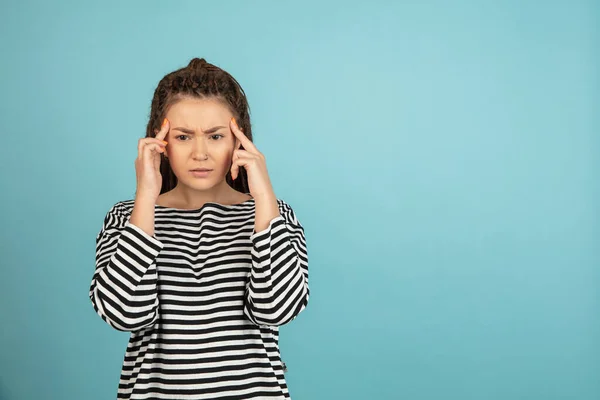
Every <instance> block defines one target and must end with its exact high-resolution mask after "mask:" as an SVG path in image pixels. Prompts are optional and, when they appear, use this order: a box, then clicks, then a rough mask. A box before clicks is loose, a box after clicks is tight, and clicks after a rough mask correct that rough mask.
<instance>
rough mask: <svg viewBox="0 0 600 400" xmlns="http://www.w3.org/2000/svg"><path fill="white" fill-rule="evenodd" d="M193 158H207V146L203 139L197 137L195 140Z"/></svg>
mask: <svg viewBox="0 0 600 400" xmlns="http://www.w3.org/2000/svg"><path fill="white" fill-rule="evenodd" d="M193 151H194V153H193V156H194V158H198V159H206V158H208V146H207V143H206V140H205V139H199V140H197V141H196V143H195V146H194V150H193Z"/></svg>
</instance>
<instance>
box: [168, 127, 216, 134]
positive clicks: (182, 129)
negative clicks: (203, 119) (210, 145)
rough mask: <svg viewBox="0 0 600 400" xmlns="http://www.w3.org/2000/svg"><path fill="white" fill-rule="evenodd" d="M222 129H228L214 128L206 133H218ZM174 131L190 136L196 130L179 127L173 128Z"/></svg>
mask: <svg viewBox="0 0 600 400" xmlns="http://www.w3.org/2000/svg"><path fill="white" fill-rule="evenodd" d="M222 128H226V127H225V126H214V127H212V128H210V129H207V130H205V131H204V133H214V132H216V131H218V130H219V129H222ZM171 130H172V131H181V132H183V133H189V134H194V133H195V132H194V130H193V129H188V128H183V127H177V128H173V129H171Z"/></svg>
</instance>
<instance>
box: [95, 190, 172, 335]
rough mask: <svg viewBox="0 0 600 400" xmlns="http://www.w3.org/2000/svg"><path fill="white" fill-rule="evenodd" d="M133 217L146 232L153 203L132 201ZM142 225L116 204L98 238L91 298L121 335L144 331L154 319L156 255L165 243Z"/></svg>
mask: <svg viewBox="0 0 600 400" xmlns="http://www.w3.org/2000/svg"><path fill="white" fill-rule="evenodd" d="M136 207H137V209H136ZM150 207H152V210H151V211H150ZM134 216H135V217H136V218H137V220H136V221H137V222H138V223H139V224H140V226H143V227H144V229H148V227H149V226H150V225H151V226H152V229H153V227H154V203H152V204H150V203H140V202H138V200H136V203H135V205H134V211H133V212H132V215H131V219H132V220H133V218H134ZM150 218H151V221H148V219H150ZM140 221H141V222H140ZM140 226H138V225H136V224H134V223H133V222H132V221H130V218H129V216H128V215H127V212H126V210H125V209H124V206H123V204H122V203H117V204H115V205H114V206H113V207H112V208H111V209H110V210H109V211H108V213H107V214H106V217H105V218H104V224H103V226H102V229H101V231H100V233H99V234H98V236H97V237H96V270H95V272H94V276H93V279H92V283H91V286H90V293H89V296H90V299H91V300H92V305H93V306H94V309H95V310H96V312H97V313H98V315H100V317H102V319H103V320H104V321H106V322H107V323H108V324H109V325H110V326H111V327H113V328H115V329H117V330H120V331H129V332H132V331H136V330H140V329H143V328H146V327H148V326H150V325H152V324H153V323H154V322H155V321H156V319H157V317H158V293H157V279H158V276H157V273H156V257H157V256H158V254H159V252H160V250H161V249H162V247H163V244H162V243H161V242H160V241H159V240H157V239H156V238H155V237H154V236H152V235H151V234H149V233H148V232H146V230H144V229H142V228H141V227H140ZM151 232H152V231H151Z"/></svg>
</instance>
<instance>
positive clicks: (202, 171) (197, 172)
mask: <svg viewBox="0 0 600 400" xmlns="http://www.w3.org/2000/svg"><path fill="white" fill-rule="evenodd" d="M190 172H191V174H192V175H193V176H194V177H196V178H206V177H207V176H208V175H209V174H210V173H211V172H212V169H207V168H197V169H192V170H190Z"/></svg>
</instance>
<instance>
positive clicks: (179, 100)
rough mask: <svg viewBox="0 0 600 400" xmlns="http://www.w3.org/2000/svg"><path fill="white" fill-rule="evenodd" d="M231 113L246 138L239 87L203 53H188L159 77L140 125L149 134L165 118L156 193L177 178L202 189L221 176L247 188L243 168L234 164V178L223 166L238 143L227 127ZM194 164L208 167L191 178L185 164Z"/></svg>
mask: <svg viewBox="0 0 600 400" xmlns="http://www.w3.org/2000/svg"><path fill="white" fill-rule="evenodd" d="M231 117H234V118H235V119H236V121H237V124H238V125H239V127H240V129H241V130H242V131H243V132H244V134H245V135H246V137H248V139H250V140H252V127H251V124H250V107H249V105H248V101H247V99H246V94H245V93H244V90H243V89H242V88H241V86H240V85H239V84H238V82H237V81H236V80H235V79H234V78H233V77H232V76H231V75H230V74H229V73H227V72H226V71H224V70H222V69H221V68H218V67H216V66H214V65H212V64H209V63H207V62H206V60H204V59H203V58H202V59H198V58H194V59H193V60H191V61H190V63H189V64H188V65H187V66H186V67H185V68H181V69H178V70H176V71H174V72H171V73H169V74H168V75H166V76H165V77H164V78H163V79H161V81H160V82H159V84H158V87H157V88H156V90H155V91H154V97H153V99H152V107H151V110H150V119H149V121H148V126H147V128H146V137H155V136H156V132H158V131H159V130H160V126H161V124H162V121H163V120H164V119H165V118H168V119H169V123H170V127H169V133H168V134H167V137H166V138H165V140H166V141H167V142H168V143H169V144H168V145H167V154H168V158H167V157H166V156H163V157H162V160H161V166H160V172H161V174H162V177H163V183H162V189H161V194H162V193H165V192H168V191H170V190H171V189H173V188H175V186H176V185H177V182H178V181H181V183H182V184H184V185H186V186H188V187H190V188H193V189H198V190H206V189H210V188H211V187H213V186H215V185H218V184H220V183H222V182H223V180H225V181H226V182H227V184H229V185H230V186H231V187H233V188H234V189H235V190H237V191H239V192H242V193H248V191H249V188H248V178H247V175H246V171H245V169H244V168H240V170H239V176H238V177H237V179H236V180H235V181H232V179H231V173H230V171H229V168H230V167H231V159H232V155H233V151H234V150H235V148H237V147H235V148H234V146H236V143H238V142H236V138H235V136H234V134H233V133H232V132H231V130H230V128H229V120H230V119H231ZM219 127H222V128H219ZM212 128H215V129H212ZM238 147H239V146H238ZM199 167H203V168H209V169H212V171H211V172H210V174H209V175H208V176H207V177H205V178H196V177H194V175H193V174H191V173H190V170H191V169H194V168H199Z"/></svg>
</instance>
